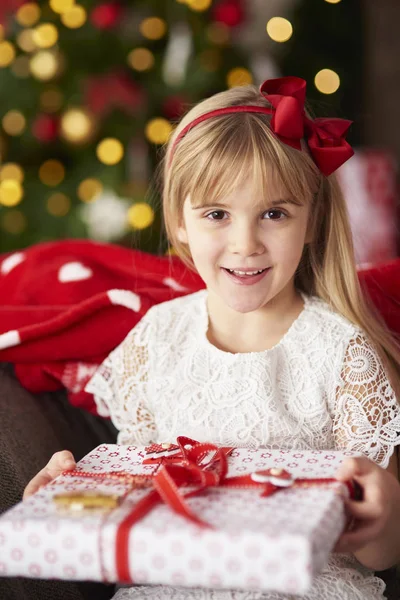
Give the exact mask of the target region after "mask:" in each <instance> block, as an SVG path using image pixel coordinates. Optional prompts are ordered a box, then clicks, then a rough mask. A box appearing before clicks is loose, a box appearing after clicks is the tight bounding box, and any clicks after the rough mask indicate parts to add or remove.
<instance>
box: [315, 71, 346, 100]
mask: <svg viewBox="0 0 400 600" xmlns="http://www.w3.org/2000/svg"><path fill="white" fill-rule="evenodd" d="M314 84H315V87H316V88H317V90H318V91H319V92H321V94H334V93H335V92H336V91H337V90H338V89H339V86H340V77H339V75H338V74H337V73H335V71H332V70H331V69H322V70H321V71H319V72H318V73H317V74H316V76H315V78H314Z"/></svg>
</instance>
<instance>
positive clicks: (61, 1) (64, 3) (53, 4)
mask: <svg viewBox="0 0 400 600" xmlns="http://www.w3.org/2000/svg"><path fill="white" fill-rule="evenodd" d="M49 4H50V8H51V9H52V10H53V11H54V12H55V13H58V14H60V15H61V14H62V13H64V12H66V11H67V10H70V9H71V8H72V7H73V6H74V4H75V0H50V2H49Z"/></svg>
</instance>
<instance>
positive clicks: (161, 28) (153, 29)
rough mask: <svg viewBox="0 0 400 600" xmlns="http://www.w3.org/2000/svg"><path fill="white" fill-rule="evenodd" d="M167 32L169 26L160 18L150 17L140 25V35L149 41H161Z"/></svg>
mask: <svg viewBox="0 0 400 600" xmlns="http://www.w3.org/2000/svg"><path fill="white" fill-rule="evenodd" d="M166 31H167V24H166V22H165V21H164V20H163V19H160V18H159V17H149V18H148V19H144V20H143V21H142V22H141V24H140V33H141V34H142V35H143V36H144V37H145V38H148V39H149V40H159V39H161V38H162V37H163V36H164V35H165V33H166Z"/></svg>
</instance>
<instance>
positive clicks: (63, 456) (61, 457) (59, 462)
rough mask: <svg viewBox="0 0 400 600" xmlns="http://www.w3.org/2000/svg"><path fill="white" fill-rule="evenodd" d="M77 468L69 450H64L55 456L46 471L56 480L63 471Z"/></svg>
mask: <svg viewBox="0 0 400 600" xmlns="http://www.w3.org/2000/svg"><path fill="white" fill-rule="evenodd" d="M75 466H76V463H75V459H74V457H73V455H72V454H71V452H70V451H69V450H62V451H61V452H56V453H55V454H53V456H52V457H51V459H50V460H49V462H48V463H47V465H46V467H45V469H46V470H47V473H48V474H49V476H50V477H51V478H52V479H54V477H57V476H58V475H60V474H61V473H62V472H63V471H69V470H71V469H74V468H75Z"/></svg>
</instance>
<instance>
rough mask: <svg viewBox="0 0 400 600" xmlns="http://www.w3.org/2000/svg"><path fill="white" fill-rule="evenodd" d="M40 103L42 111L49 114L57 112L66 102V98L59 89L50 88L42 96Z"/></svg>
mask: <svg viewBox="0 0 400 600" xmlns="http://www.w3.org/2000/svg"><path fill="white" fill-rule="evenodd" d="M39 102H40V108H41V109H42V110H44V111H46V112H49V113H52V112H57V111H58V110H59V109H60V108H61V106H62V104H63V102H64V96H63V95H62V93H61V90H59V89H58V88H56V87H49V88H47V89H45V90H44V91H43V92H42V93H41V94H40V99H39Z"/></svg>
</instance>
